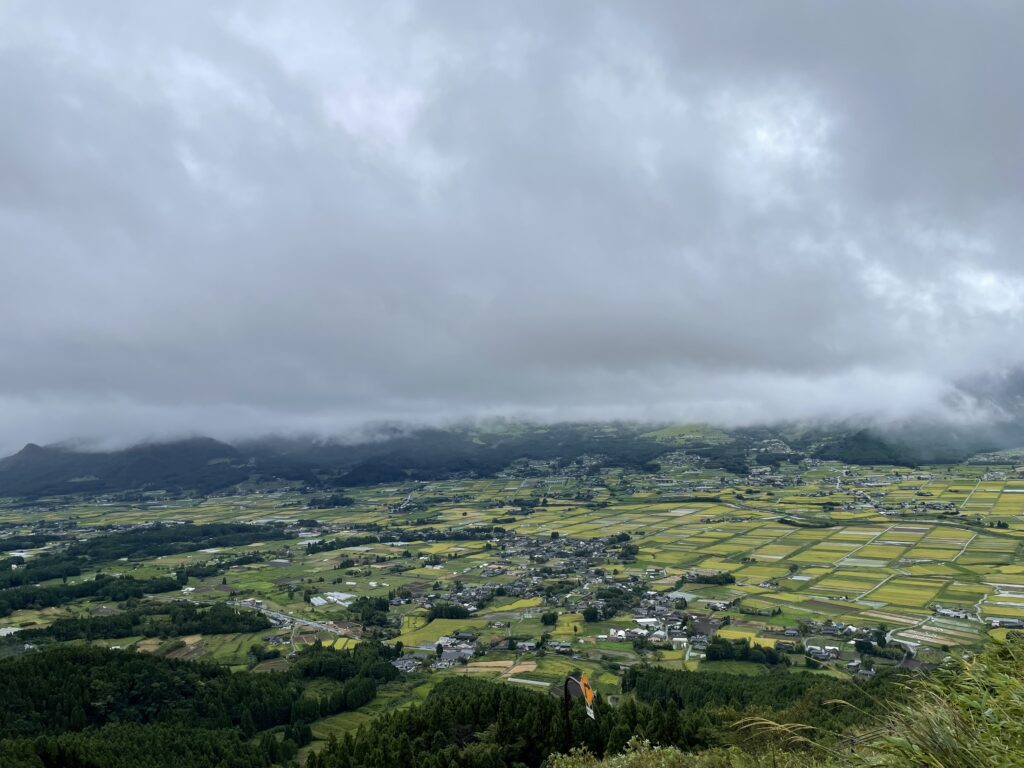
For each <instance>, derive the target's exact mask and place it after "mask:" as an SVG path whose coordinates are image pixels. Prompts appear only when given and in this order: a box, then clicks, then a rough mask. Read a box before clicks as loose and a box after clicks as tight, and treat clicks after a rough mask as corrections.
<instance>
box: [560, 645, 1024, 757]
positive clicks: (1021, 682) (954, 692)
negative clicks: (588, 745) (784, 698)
mask: <svg viewBox="0 0 1024 768" xmlns="http://www.w3.org/2000/svg"><path fill="white" fill-rule="evenodd" d="M907 685H908V687H909V689H910V695H909V697H908V698H907V699H906V700H905V701H903V702H900V703H896V704H884V703H880V704H879V708H878V712H877V723H878V726H877V727H876V728H873V729H872V730H870V731H868V732H867V733H862V734H860V735H856V734H846V735H843V736H837V735H835V734H833V735H830V736H827V737H826V736H824V735H821V734H814V733H813V731H811V730H809V729H806V728H804V727H801V726H794V725H779V724H777V723H772V722H770V721H767V720H756V719H752V720H747V721H743V722H741V723H738V724H737V726H736V727H737V729H739V730H753V731H757V732H760V733H762V734H764V733H774V734H775V735H776V736H777V737H778V738H779V739H780V741H781V742H782V743H784V744H786V745H788V747H789V748H788V749H785V748H784V749H780V750H775V749H771V750H766V749H764V748H762V749H759V750H757V751H750V752H747V751H743V750H739V749H737V748H730V749H716V750H710V751H708V752H704V753H699V754H686V753H682V752H680V751H679V750H677V749H674V748H666V749H659V748H657V747H651V746H650V745H649V744H646V743H643V742H640V741H637V740H634V741H632V742H630V745H629V748H628V749H627V751H626V752H625V753H623V754H621V755H615V756H612V757H608V758H606V759H605V760H603V761H601V760H597V759H596V758H594V757H592V756H590V755H588V754H585V753H574V754H572V755H564V756H557V757H554V758H552V760H551V762H550V766H551V768H598V767H600V768H647V767H648V766H650V767H651V768H655V767H656V768H839V767H840V766H844V767H845V766H849V767H850V768H866V767H867V766H871V768H1021V766H1024V634H1021V633H1011V634H1010V635H1009V636H1008V637H1007V640H1006V642H1005V643H1003V644H995V643H993V644H990V645H989V646H988V648H986V650H985V651H984V652H982V653H980V654H978V655H975V656H972V657H968V658H964V659H957V660H953V661H950V662H949V663H948V664H947V665H946V666H945V667H943V668H942V669H940V670H938V671H936V672H935V673H933V674H932V675H930V676H928V677H924V676H921V677H915V678H914V679H912V680H911V681H910V682H909V683H908V684H907Z"/></svg>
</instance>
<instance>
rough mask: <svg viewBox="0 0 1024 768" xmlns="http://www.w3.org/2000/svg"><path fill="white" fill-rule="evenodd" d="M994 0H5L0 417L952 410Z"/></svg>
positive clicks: (976, 289)
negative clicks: (905, 0)
mask: <svg viewBox="0 0 1024 768" xmlns="http://www.w3.org/2000/svg"><path fill="white" fill-rule="evenodd" d="M1022 40H1024V7H1022V6H1021V5H1020V4H1019V3H1016V2H1009V1H1007V2H972V3H964V2H934V1H932V0H919V2H914V3H903V2H891V1H889V0H887V1H886V2H846V3H822V2H818V1H808V2H803V3H797V2H771V3H766V2H746V3H744V2H729V3H724V2H700V3H697V2H680V1H679V0H671V1H669V2H664V3H659V2H642V3H618V2H614V3H612V2H608V3H598V2H590V1H588V2H578V3H575V2H568V1H565V0H563V1H560V2H549V1H545V2H515V3H500V4H499V3H490V2H476V1H474V2H451V1H450V0H444V1H443V2H430V3H426V2H424V3H387V2H379V1H378V0H374V2H360V3H353V4H349V3H341V2H333V1H332V2H323V3H317V2H303V3H285V2H280V3H264V2H253V1H252V0H246V1H245V2H211V1H210V0H200V1H197V2H181V1H180V0H178V1H176V2H173V3H171V2H155V1H154V2H142V1H138V2H134V1H133V2H102V1H101V0H91V1H90V2H80V1H79V0H68V1H67V2H46V3H40V2H35V1H34V0H26V1H25V2H18V1H17V0H0V104H2V105H3V106H2V110H3V111H2V118H0V448H3V449H14V448H16V447H20V445H21V444H23V443H24V442H26V441H29V440H32V441H36V442H41V443H43V442H50V441H57V440H62V439H66V438H71V437H91V438H97V439H102V440H107V441H109V440H120V441H126V440H135V439H139V438H146V437H160V436H171V435H176V434H184V433H189V432H198V433H204V434H212V435H215V436H220V437H234V436H239V435H245V434H255V433H260V432H265V431H269V430H292V429H299V430H316V431H320V432H324V433H330V432H333V431H342V430H345V429H347V428H349V427H351V426H352V425H356V424H359V423H361V422H364V421H372V420H379V419H398V420H411V421H436V420H443V419H448V418H462V417H477V416H487V415H496V414H503V415H516V416H530V417H535V418H544V419H555V418H570V419H571V418H595V417H597V418H651V419H678V420H687V421H691V420H700V421H703V420H710V421H715V422H722V423H730V424H733V423H750V422H754V421H764V420H768V421H771V420H777V419H794V418H801V419H803V418H823V417H830V418H848V417H854V418H861V417H863V418H873V419H883V420H885V419H895V418H905V417H914V416H922V415H934V414H937V413H942V414H954V415H955V416H956V417H957V418H960V417H963V416H964V415H965V414H966V415H968V416H969V415H970V414H973V413H977V412H978V410H979V408H983V405H982V404H978V403H976V402H972V401H971V400H970V399H969V398H965V397H963V396H961V395H960V392H961V383H962V382H964V381H965V380H970V379H973V378H977V377H982V376H995V377H997V380H998V377H999V376H1001V375H1002V374H1003V373H1004V372H1006V371H1009V370H1012V369H1014V368H1015V367H1016V366H1018V365H1019V364H1020V363H1021V362H1022V358H1024V341H1022V339H1024V336H1022V331H1024V322H1022V321H1024V253H1022V251H1021V244H1022V243H1024V237H1022V234H1024V232H1022V229H1024V99H1022V98H1021V87H1022V75H1021V73H1022V72H1024V61H1022V59H1024V53H1022V52H1024V46H1022V44H1021V41H1022Z"/></svg>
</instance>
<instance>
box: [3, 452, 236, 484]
mask: <svg viewBox="0 0 1024 768" xmlns="http://www.w3.org/2000/svg"><path fill="white" fill-rule="evenodd" d="M249 474H250V470H249V468H248V467H246V466H245V464H244V462H243V460H242V459H241V456H240V454H239V452H238V449H237V448H235V447H233V446H231V445H228V444H227V443H221V442H218V441H216V440H212V439H210V438H194V439H190V440H180V441H176V442H172V443H153V444H145V445H137V446H133V447H132V448H127V449H125V450H121V451H109V452H85V451H76V450H72V449H69V448H64V447H60V446H47V447H40V446H38V445H35V444H32V443H30V444H29V445H26V446H25V447H24V448H23V449H22V450H21V451H19V452H18V453H16V454H14V455H13V456H8V457H7V458H6V459H2V460H0V495H4V496H21V497H39V496H51V495H58V494H69V493H109V492H113V491H124V490H179V489H188V490H196V491H200V492H205V491H211V490H214V489H217V488H223V487H225V486H228V485H232V484H234V483H238V482H241V481H243V480H245V479H246V478H248V477H249Z"/></svg>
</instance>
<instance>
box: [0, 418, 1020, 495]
mask: <svg viewBox="0 0 1024 768" xmlns="http://www.w3.org/2000/svg"><path fill="white" fill-rule="evenodd" d="M664 427H665V425H652V424H646V425H640V424H630V423H614V424H608V423H594V424H565V423H562V424H553V425H535V424H526V423H518V422H506V423H504V425H503V428H502V429H494V428H493V427H492V428H491V429H484V428H470V427H462V428H451V429H406V430H399V429H397V428H390V429H388V430H385V431H383V432H381V433H378V434H377V435H376V436H375V437H374V438H372V439H369V438H366V437H362V438H356V439H349V440H346V441H338V440H324V439H320V438H312V437H275V436H268V437H263V438H260V439H248V440H244V441H238V442H237V443H235V444H230V443H226V442H220V441H217V440H214V439H211V438H190V439H185V440H178V441H170V442H157V443H144V444H140V445H136V446H132V447H129V448H125V449H119V450H91V451H90V450H82V449H81V448H75V447H71V446H68V445H51V446H45V447H41V446H39V445H36V444H34V443H33V444H29V445H26V446H25V447H24V448H23V449H22V450H21V451H19V452H17V453H15V454H13V455H11V456H8V457H7V458H4V459H0V496H14V497H25V498H37V497H42V496H52V495H62V494H83V495H88V494H97V493H120V492H128V491H157V490H160V491H171V492H174V493H189V492H196V493H210V492H216V491H225V490H229V489H232V488H234V487H237V486H238V485H239V484H242V483H253V482H255V483H257V484H259V483H278V484H289V485H297V486H299V487H309V488H314V489H316V488H319V489H324V490H329V489H341V488H345V487H358V486H364V485H372V484H376V483H391V482H404V481H408V480H421V481H422V480H440V479H448V478H452V477H492V476H494V475H495V474H496V473H499V472H501V471H503V470H506V469H508V468H509V467H510V466H511V465H513V464H514V463H515V462H517V461H524V460H530V461H542V462H553V463H554V466H555V467H563V468H571V467H574V466H575V467H576V469H579V466H580V462H583V463H587V462H589V463H590V467H591V471H596V469H597V468H600V467H605V466H613V467H622V468H625V469H628V470H634V471H646V472H656V471H657V469H658V463H657V462H658V459H659V457H661V456H663V455H664V454H666V453H669V452H672V451H679V450H682V451H685V452H687V453H689V454H693V455H696V456H698V457H700V458H701V459H703V460H705V461H706V462H707V463H708V465H709V466H712V467H719V468H721V469H722V470H723V471H730V472H736V473H741V474H742V473H746V472H748V471H749V470H750V468H751V467H754V466H758V465H762V466H764V465H775V464H777V463H778V462H780V461H785V462H792V463H797V462H799V461H800V460H802V459H804V458H812V459H821V460H832V461H842V462H847V463H851V464H879V465H899V466H916V465H920V464H928V463H945V462H958V461H963V460H965V459H967V458H969V457H970V456H972V455H974V454H977V453H979V452H983V451H998V450H1002V449H1007V448H1015V447H1022V446H1024V423H1021V422H1019V421H1015V422H1009V421H1007V422H1001V423H998V424H991V425H987V426H978V425H969V426H953V425H949V424H935V423H932V424H925V423H914V424H911V423H902V424H894V425H888V426H885V427H870V426H867V427H866V426H863V425H857V424H852V423H847V424H832V425H828V426H825V425H813V426H812V425H808V424H796V423H791V424H787V425H777V426H772V427H768V426H752V427H745V428H733V429H725V430H714V431H715V432H717V433H718V434H719V435H720V437H719V438H717V439H715V440H713V441H707V440H705V439H703V438H702V437H700V436H697V437H680V436H676V435H674V434H672V429H671V428H668V429H663V428H664ZM660 428H662V429H660ZM779 446H783V449H782V450H780V448H779Z"/></svg>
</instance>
